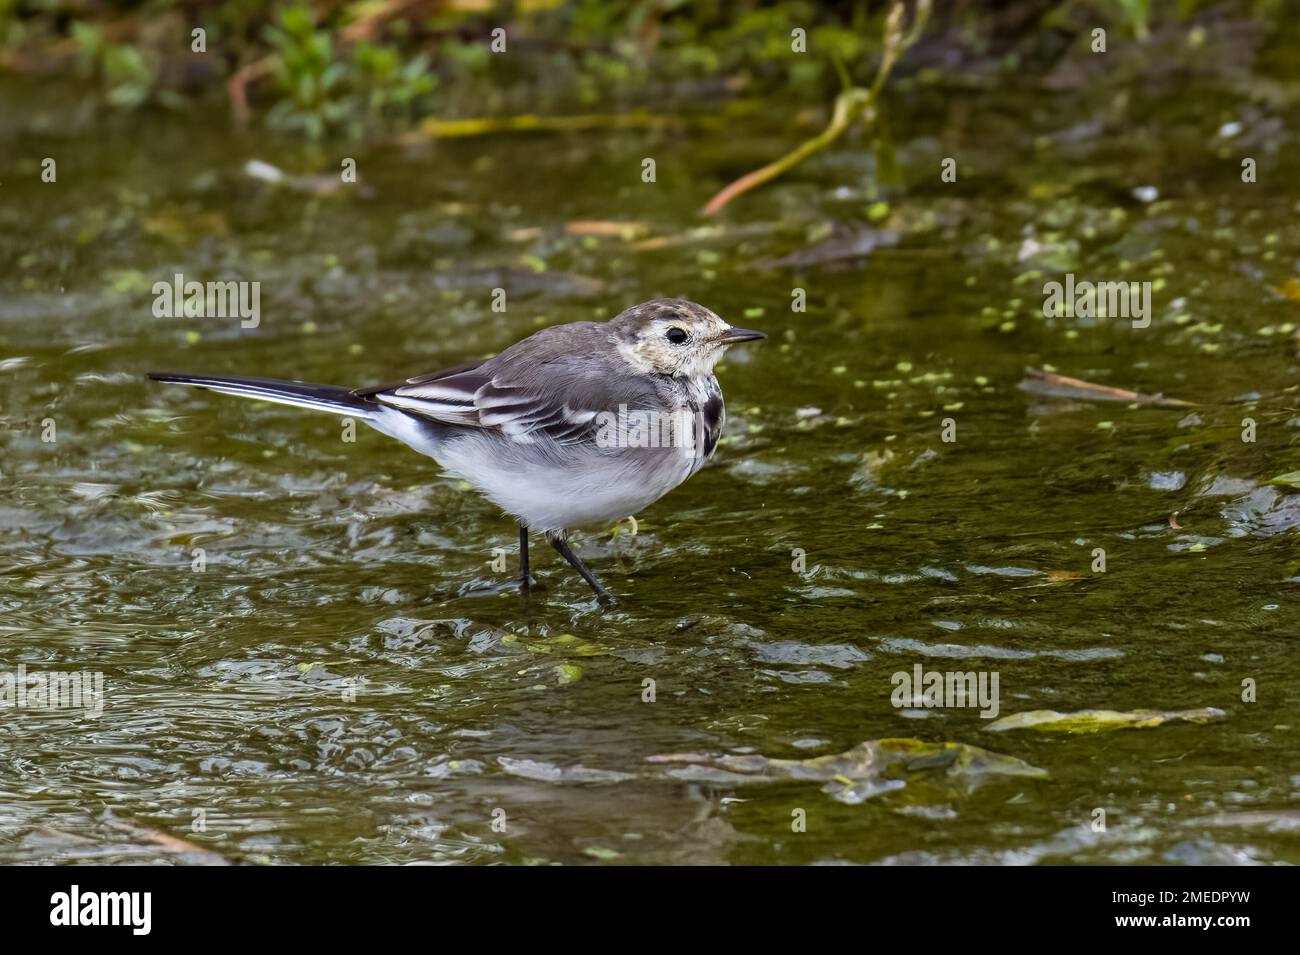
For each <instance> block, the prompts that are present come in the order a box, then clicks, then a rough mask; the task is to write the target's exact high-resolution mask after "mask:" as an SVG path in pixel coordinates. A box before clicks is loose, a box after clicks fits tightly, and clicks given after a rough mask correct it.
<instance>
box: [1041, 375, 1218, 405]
mask: <svg viewBox="0 0 1300 955" xmlns="http://www.w3.org/2000/svg"><path fill="white" fill-rule="evenodd" d="M1025 375H1026V376H1027V377H1026V378H1025V380H1024V381H1022V382H1021V383H1020V384H1019V386H1018V387H1019V388H1020V390H1021V391H1027V392H1029V393H1030V394H1031V395H1039V396H1040V397H1043V398H1072V399H1075V400H1077V401H1123V402H1127V403H1130V404H1142V405H1155V406H1156V407H1159V408H1190V407H1192V403H1191V402H1190V401H1180V400H1179V399H1177V398H1166V397H1164V396H1163V395H1144V394H1141V393H1140V392H1136V391H1129V390H1127V389H1125V388H1111V387H1110V386H1109V385H1098V384H1095V383H1094V382H1091V381H1084V380H1083V379H1082V378H1070V377H1067V376H1066V375H1058V374H1056V373H1055V372H1050V371H1043V370H1042V369H1040V368H1026V369H1025Z"/></svg>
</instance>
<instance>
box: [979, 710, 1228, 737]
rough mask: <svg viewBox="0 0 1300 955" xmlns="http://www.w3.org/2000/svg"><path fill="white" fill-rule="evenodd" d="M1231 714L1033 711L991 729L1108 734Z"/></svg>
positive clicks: (1002, 720) (1016, 714)
mask: <svg viewBox="0 0 1300 955" xmlns="http://www.w3.org/2000/svg"><path fill="white" fill-rule="evenodd" d="M1226 715H1227V714H1226V713H1224V712H1223V710H1220V709H1217V708H1215V707H1213V706H1206V707H1203V708H1201V709H1199V710H1172V711H1162V710H1133V711H1131V712H1129V713H1121V712H1119V711H1118V710H1079V711H1077V712H1074V713H1058V712H1056V711H1055V710H1031V711H1029V712H1027V713H1015V714H1013V715H1011V716H1004V717H1002V719H1000V720H996V721H994V722H993V723H990V724H989V726H988V728H989V729H990V730H993V731H995V732H1001V731H1002V730H1020V729H1035V730H1042V731H1043V732H1047V733H1104V732H1109V731H1110V730H1122V729H1129V728H1142V727H1147V726H1159V725H1161V724H1162V723H1171V722H1175V721H1178V720H1182V721H1183V722H1186V723H1208V722H1209V721H1210V720H1218V719H1222V718H1223V717H1224V716H1226Z"/></svg>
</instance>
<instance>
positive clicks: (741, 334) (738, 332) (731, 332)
mask: <svg viewBox="0 0 1300 955" xmlns="http://www.w3.org/2000/svg"><path fill="white" fill-rule="evenodd" d="M766 337H767V332H756V331H754V329H752V328H736V327H734V326H733V327H731V328H728V329H727V330H726V331H725V332H723V333H722V335H720V336H719V337H718V339H717V340H718V341H719V342H721V343H722V344H723V345H735V344H736V343H737V342H756V341H758V340H759V339H760V338H766Z"/></svg>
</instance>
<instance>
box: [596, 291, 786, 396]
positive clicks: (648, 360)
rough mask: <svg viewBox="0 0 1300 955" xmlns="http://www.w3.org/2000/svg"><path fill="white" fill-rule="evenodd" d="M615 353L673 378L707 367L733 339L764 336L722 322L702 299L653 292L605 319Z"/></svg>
mask: <svg viewBox="0 0 1300 955" xmlns="http://www.w3.org/2000/svg"><path fill="white" fill-rule="evenodd" d="M609 324H610V327H611V329H612V332H613V335H614V343H615V345H616V346H617V347H618V350H619V353H620V354H621V355H622V356H623V357H624V358H625V359H627V361H628V363H629V364H630V365H632V366H633V367H634V368H636V369H637V370H638V371H640V372H643V373H646V374H657V375H668V376H670V377H673V378H698V377H701V376H704V375H708V374H711V373H712V372H713V366H714V365H716V364H717V363H718V360H719V359H720V358H721V357H722V354H723V352H725V351H726V350H727V347H728V346H730V345H735V344H737V343H738V342H750V341H756V340H758V339H760V338H766V337H767V336H766V335H765V334H764V333H763V332H756V331H753V330H752V329H748V328H736V327H735V326H733V325H728V324H727V323H726V322H725V321H723V320H722V319H721V318H719V317H718V316H717V315H716V314H714V313H713V312H712V311H710V310H709V309H707V308H705V307H704V306H703V305H697V304H696V303H695V302H691V301H687V300H686V299H684V298H657V299H654V300H653V301H650V302H643V303H641V304H640V305H633V306H632V307H631V308H629V309H626V310H625V311H623V312H621V313H619V315H617V316H616V317H615V318H613V319H612V320H611V321H610V323H609Z"/></svg>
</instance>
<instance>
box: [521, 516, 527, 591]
mask: <svg viewBox="0 0 1300 955" xmlns="http://www.w3.org/2000/svg"><path fill="white" fill-rule="evenodd" d="M528 587H529V581H528V525H527V524H523V523H521V524H520V525H519V589H520V590H522V591H523V592H524V593H525V594H527V593H528Z"/></svg>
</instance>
